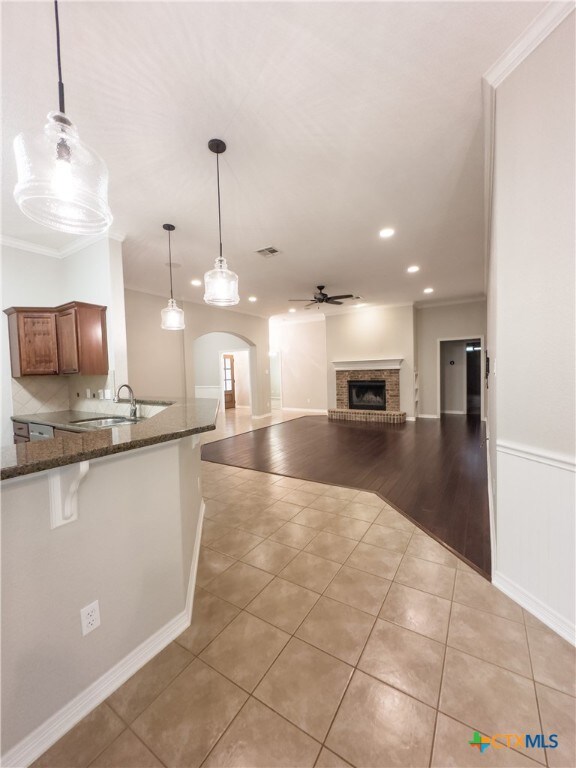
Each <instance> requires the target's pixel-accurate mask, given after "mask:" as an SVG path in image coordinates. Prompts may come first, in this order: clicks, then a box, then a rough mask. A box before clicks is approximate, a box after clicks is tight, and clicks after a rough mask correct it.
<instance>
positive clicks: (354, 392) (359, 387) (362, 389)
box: [348, 381, 386, 411]
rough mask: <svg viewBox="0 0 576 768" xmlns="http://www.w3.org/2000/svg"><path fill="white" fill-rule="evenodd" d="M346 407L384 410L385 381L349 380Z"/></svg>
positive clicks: (362, 409) (361, 409)
mask: <svg viewBox="0 0 576 768" xmlns="http://www.w3.org/2000/svg"><path fill="white" fill-rule="evenodd" d="M348 408H352V409H355V410H359V411H385V410H386V382H385V381H349V382H348Z"/></svg>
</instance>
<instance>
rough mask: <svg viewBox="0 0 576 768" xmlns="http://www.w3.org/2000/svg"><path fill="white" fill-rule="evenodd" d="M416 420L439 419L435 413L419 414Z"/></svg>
mask: <svg viewBox="0 0 576 768" xmlns="http://www.w3.org/2000/svg"><path fill="white" fill-rule="evenodd" d="M416 418H418V419H439V418H440V416H437V415H436V414H435V413H419V414H418V416H417V417H416Z"/></svg>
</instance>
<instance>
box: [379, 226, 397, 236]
mask: <svg viewBox="0 0 576 768" xmlns="http://www.w3.org/2000/svg"><path fill="white" fill-rule="evenodd" d="M395 231H396V230H395V229H392V227H384V229H381V230H380V237H392V235H393V234H394V232H395Z"/></svg>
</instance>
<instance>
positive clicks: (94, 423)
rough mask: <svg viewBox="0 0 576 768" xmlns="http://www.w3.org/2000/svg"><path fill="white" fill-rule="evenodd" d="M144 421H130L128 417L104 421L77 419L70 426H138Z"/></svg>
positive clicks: (112, 417)
mask: <svg viewBox="0 0 576 768" xmlns="http://www.w3.org/2000/svg"><path fill="white" fill-rule="evenodd" d="M139 421H142V419H130V418H128V417H126V416H109V417H107V418H103V419H76V420H75V421H71V422H70V424H78V426H82V427H96V428H105V427H120V426H122V425H123V424H137V423H138V422H139Z"/></svg>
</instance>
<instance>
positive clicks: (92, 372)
mask: <svg viewBox="0 0 576 768" xmlns="http://www.w3.org/2000/svg"><path fill="white" fill-rule="evenodd" d="M4 311H5V313H6V314H7V315H8V328H9V339H10V360H11V364H12V376H13V377H14V378H18V377H20V376H41V375H47V374H52V375H54V374H58V373H63V374H67V373H68V374H70V373H81V374H84V375H87V376H99V375H103V376H105V375H106V374H107V373H108V343H107V337H106V307H103V306H99V305H96V304H86V303H83V302H79V301H73V302H70V303H69V304H62V305H61V306H59V307H10V309H5V310H4Z"/></svg>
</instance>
